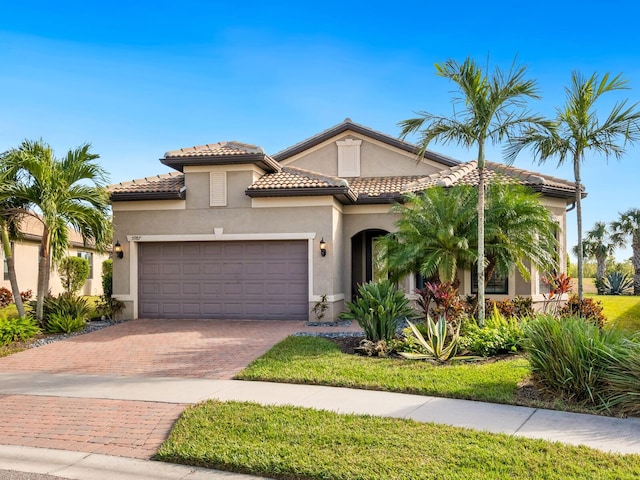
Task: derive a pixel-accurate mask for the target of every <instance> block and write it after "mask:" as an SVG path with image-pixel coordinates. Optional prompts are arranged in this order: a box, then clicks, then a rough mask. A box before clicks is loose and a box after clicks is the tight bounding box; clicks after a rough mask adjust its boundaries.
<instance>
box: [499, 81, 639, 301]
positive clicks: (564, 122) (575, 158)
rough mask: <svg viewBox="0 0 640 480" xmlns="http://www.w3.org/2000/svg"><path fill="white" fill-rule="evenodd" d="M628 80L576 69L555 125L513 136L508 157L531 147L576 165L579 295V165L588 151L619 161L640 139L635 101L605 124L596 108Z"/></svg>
mask: <svg viewBox="0 0 640 480" xmlns="http://www.w3.org/2000/svg"><path fill="white" fill-rule="evenodd" d="M626 85H627V82H626V81H625V80H622V79H621V78H620V75H617V76H615V77H613V78H610V76H609V74H608V73H606V74H605V75H604V76H603V77H602V79H600V78H599V77H598V75H597V74H595V73H594V74H593V75H591V76H590V77H589V78H585V77H583V76H582V75H580V74H579V73H577V72H573V74H572V75H571V87H567V88H565V92H566V96H567V99H566V102H565V105H564V106H563V107H562V108H559V109H557V118H556V120H555V126H554V128H551V129H549V128H546V129H545V128H536V127H532V128H530V129H528V130H527V131H525V132H524V133H523V135H521V136H519V137H512V138H511V139H510V146H509V147H508V149H507V158H509V159H515V157H516V156H517V155H518V153H519V152H520V151H521V150H522V149H524V148H527V147H531V148H532V150H533V154H534V158H537V159H538V160H539V162H541V163H543V162H545V161H547V160H548V159H549V158H552V157H557V158H558V165H562V164H564V163H565V162H567V161H571V162H572V163H573V172H574V179H575V204H576V216H577V219H578V247H577V249H578V254H577V256H578V298H579V299H580V300H582V297H583V279H582V277H583V273H582V272H583V258H584V249H583V245H582V203H581V200H582V191H583V189H582V185H581V183H580V182H581V176H580V165H581V164H582V163H583V162H584V160H585V154H586V152H588V151H593V152H595V153H599V154H602V155H604V156H605V157H609V156H611V155H613V156H615V158H616V159H620V158H621V157H622V156H623V155H624V152H625V148H624V147H625V145H626V144H627V143H633V142H635V141H636V140H638V138H640V126H639V124H638V122H639V121H640V112H638V111H637V110H636V109H635V107H636V105H637V104H634V105H632V106H630V107H627V105H626V104H627V101H626V100H625V101H622V102H617V103H616V104H615V105H614V107H613V109H612V110H611V111H610V112H609V114H608V116H607V118H606V119H605V121H604V123H602V124H601V123H600V122H599V120H598V116H597V112H596V103H597V101H598V100H599V99H600V97H601V96H602V95H603V94H605V93H608V92H614V91H616V90H623V89H626V88H627V86H626Z"/></svg>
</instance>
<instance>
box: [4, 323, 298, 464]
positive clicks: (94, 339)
mask: <svg viewBox="0 0 640 480" xmlns="http://www.w3.org/2000/svg"><path fill="white" fill-rule="evenodd" d="M304 328H305V322H294V321H291V322H286V321H237V320H234V321H224V320H146V319H145V320H133V321H130V322H125V323H121V324H117V325H113V326H110V327H107V328H104V329H102V330H98V331H96V332H92V333H88V334H85V335H80V336H77V337H73V338H70V339H67V340H64V341H59V342H55V343H52V344H49V345H45V346H42V347H38V348H33V349H30V350H27V351H24V352H20V353H17V354H14V355H10V356H8V357H4V358H0V371H2V372H43V373H65V374H77V375H119V376H135V377H189V378H212V379H230V378H232V377H233V376H234V375H235V374H236V373H238V372H240V371H241V370H242V369H243V368H245V367H246V366H247V365H248V364H249V363H250V362H251V361H252V360H254V359H255V358H257V357H259V356H260V355H262V354H264V353H265V352H266V351H268V350H269V349H270V348H271V347H272V346H273V345H274V344H275V343H277V342H279V341H280V340H282V339H284V338H285V337H287V336H288V335H290V334H292V333H294V332H296V331H300V330H303V329H304ZM142 380H143V379H142V378H141V381H142ZM185 406H186V405H183V404H172V403H162V402H141V401H127V400H112V399H87V398H68V397H54V396H30V395H0V423H1V424H2V425H4V427H3V428H2V429H0V444H6V445H24V446H33V447H43V448H57V449H63V450H74V451H80V452H87V453H104V454H111V455H119V456H125V457H133V458H144V459H149V458H151V456H152V455H153V454H154V453H155V451H156V449H157V448H158V447H159V446H160V444H161V443H162V441H163V440H164V439H165V438H166V436H167V434H168V433H169V431H170V429H171V427H172V425H173V423H174V422H175V420H176V419H177V418H178V416H179V415H180V413H181V412H182V410H183V409H184V408H185Z"/></svg>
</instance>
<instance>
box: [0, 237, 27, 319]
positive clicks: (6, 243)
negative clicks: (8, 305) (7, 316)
mask: <svg viewBox="0 0 640 480" xmlns="http://www.w3.org/2000/svg"><path fill="white" fill-rule="evenodd" d="M2 248H3V250H4V258H6V259H7V270H8V272H9V283H10V284H11V292H12V293H13V302H14V303H15V304H16V309H17V310H18V315H19V316H21V317H24V316H25V311H24V305H23V304H22V297H21V296H20V288H19V287H18V277H17V276H16V262H15V259H14V258H13V247H12V245H11V241H10V240H9V234H8V233H7V229H6V226H4V225H3V226H2Z"/></svg>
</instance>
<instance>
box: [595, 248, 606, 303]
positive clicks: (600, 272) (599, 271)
mask: <svg viewBox="0 0 640 480" xmlns="http://www.w3.org/2000/svg"><path fill="white" fill-rule="evenodd" d="M606 269H607V257H606V256H604V257H603V256H602V255H597V256H596V288H597V289H598V295H602V294H603V293H604V284H603V282H604V274H605V271H606Z"/></svg>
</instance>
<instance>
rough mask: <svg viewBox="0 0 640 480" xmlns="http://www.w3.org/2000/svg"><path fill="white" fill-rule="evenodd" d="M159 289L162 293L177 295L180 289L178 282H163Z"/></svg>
mask: <svg viewBox="0 0 640 480" xmlns="http://www.w3.org/2000/svg"><path fill="white" fill-rule="evenodd" d="M161 290H162V295H179V294H180V293H181V290H182V289H181V288H180V284H179V283H163V284H162V285H161Z"/></svg>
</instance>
